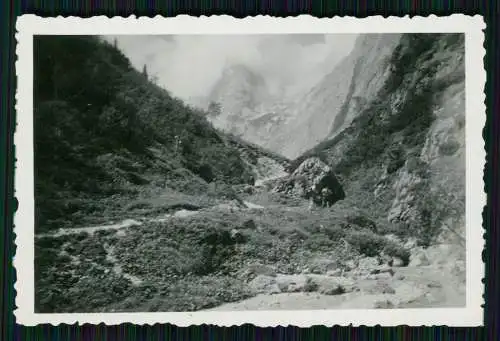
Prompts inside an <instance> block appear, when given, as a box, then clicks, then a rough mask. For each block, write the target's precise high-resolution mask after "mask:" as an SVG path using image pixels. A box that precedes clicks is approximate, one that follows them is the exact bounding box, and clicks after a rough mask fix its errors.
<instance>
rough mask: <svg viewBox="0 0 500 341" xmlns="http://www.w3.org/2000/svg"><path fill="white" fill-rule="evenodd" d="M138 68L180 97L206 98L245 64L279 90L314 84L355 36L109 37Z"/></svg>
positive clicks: (338, 57) (342, 53)
mask: <svg viewBox="0 0 500 341" xmlns="http://www.w3.org/2000/svg"><path fill="white" fill-rule="evenodd" d="M107 38H108V39H110V40H111V39H114V38H116V40H117V43H118V47H119V48H120V49H121V50H122V51H123V52H124V53H125V55H126V56H127V57H128V58H129V59H130V60H131V62H132V64H133V65H134V66H135V67H136V68H137V69H139V70H141V69H142V67H143V65H144V64H146V65H147V68H148V71H149V73H150V74H151V75H155V76H156V77H157V78H158V81H159V84H160V85H162V86H164V87H165V88H167V89H168V90H170V91H171V92H172V93H173V94H175V95H176V96H179V97H181V98H185V99H187V98H190V97H197V96H205V95H207V93H208V92H209V91H210V89H211V87H212V86H213V84H214V83H215V82H216V81H217V80H218V78H219V77H220V75H221V74H222V71H223V69H224V68H225V67H226V66H227V65H228V64H243V65H246V66H247V67H249V68H251V69H253V70H255V71H256V72H258V73H260V74H261V75H263V76H264V77H265V79H266V81H267V82H268V83H269V84H270V85H271V86H272V87H273V88H276V89H280V88H287V87H289V88H293V87H297V86H299V85H300V83H304V84H305V83H307V82H313V80H314V79H316V78H318V77H320V76H321V75H322V74H325V73H326V72H327V70H325V68H330V67H331V68H333V66H334V65H335V64H336V63H338V61H339V60H340V59H341V58H342V57H344V56H345V55H347V54H348V53H349V52H350V50H351V49H352V47H353V44H354V40H355V38H356V36H355V35H347V34H343V35H310V34H294V35H171V36H154V35H150V36H110V37H107ZM325 60H327V63H326V64H325Z"/></svg>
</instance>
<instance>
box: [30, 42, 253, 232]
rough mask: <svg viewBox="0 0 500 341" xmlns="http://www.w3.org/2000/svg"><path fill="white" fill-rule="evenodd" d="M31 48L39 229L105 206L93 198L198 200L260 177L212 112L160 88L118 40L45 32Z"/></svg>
mask: <svg viewBox="0 0 500 341" xmlns="http://www.w3.org/2000/svg"><path fill="white" fill-rule="evenodd" d="M34 51H35V52H34V53H35V70H34V75H35V84H36V89H35V112H34V115H35V168H36V197H37V212H38V226H43V228H45V227H47V226H50V225H51V224H56V225H57V224H60V223H61V221H59V220H58V219H61V218H62V219H63V220H72V219H71V217H72V216H73V218H76V216H78V214H79V213H78V212H80V211H82V210H83V212H85V213H92V212H94V211H99V210H103V209H104V207H102V206H106V205H104V204H103V205H99V204H95V202H94V203H93V204H90V203H89V200H86V198H90V197H92V199H96V198H100V197H101V198H108V197H110V196H111V195H116V194H133V193H135V192H137V191H138V190H142V189H143V187H144V186H145V185H151V186H162V187H164V186H167V187H169V188H172V189H174V190H179V191H182V192H187V193H190V194H197V193H201V192H204V191H206V190H207V183H209V182H212V181H216V180H217V181H221V182H224V183H228V184H238V183H248V182H251V181H253V175H252V169H251V167H249V166H248V162H245V160H243V159H242V158H241V156H240V152H239V150H238V149H237V148H235V147H234V146H232V145H230V144H229V143H228V142H230V141H229V140H230V138H229V137H227V136H222V135H221V134H220V133H219V132H218V131H216V130H215V129H214V128H213V127H212V126H211V125H210V124H209V123H208V122H207V120H206V119H205V116H206V115H205V113H203V112H200V111H197V110H195V109H193V108H190V107H188V106H186V105H185V104H184V103H183V102H182V101H181V100H179V99H177V98H174V97H172V96H171V95H170V94H169V93H168V92H167V91H166V90H164V89H162V88H160V87H158V86H156V85H155V84H154V83H152V82H151V81H150V80H148V76H147V71H146V72H143V73H141V72H138V71H137V70H135V69H133V68H132V66H131V64H130V62H129V61H128V60H127V58H126V57H125V56H124V55H123V54H122V53H121V52H120V51H119V50H118V49H117V48H115V47H114V46H112V45H111V44H108V43H106V42H105V41H101V40H100V39H99V38H97V37H92V36H81V37H74V36H71V37H70V36H50V37H44V36H38V37H36V39H35V46H34ZM80 213H81V212H80ZM96 213H97V212H96Z"/></svg>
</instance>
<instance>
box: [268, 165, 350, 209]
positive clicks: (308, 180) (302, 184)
mask: <svg viewBox="0 0 500 341" xmlns="http://www.w3.org/2000/svg"><path fill="white" fill-rule="evenodd" d="M273 191H275V192H278V193H284V194H288V195H295V196H300V197H302V198H306V199H311V198H312V200H313V201H314V203H315V204H317V205H321V204H328V205H333V204H334V203H335V202H337V201H339V200H342V199H344V198H345V193H344V190H343V189H342V186H341V185H340V183H339V181H338V180H337V178H336V177H335V174H333V171H332V169H331V167H330V166H328V165H327V164H325V163H324V162H323V161H321V160H320V159H319V158H317V157H312V158H309V159H306V160H305V161H304V162H302V163H301V164H300V166H299V167H298V168H297V169H296V170H295V171H294V172H293V173H292V174H291V175H290V176H288V177H286V178H283V179H282V180H280V181H279V182H278V183H277V184H276V186H275V187H274V189H273Z"/></svg>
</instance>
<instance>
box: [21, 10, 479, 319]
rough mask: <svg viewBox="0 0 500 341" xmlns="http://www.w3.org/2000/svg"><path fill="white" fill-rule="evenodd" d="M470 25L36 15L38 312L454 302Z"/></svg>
mask: <svg viewBox="0 0 500 341" xmlns="http://www.w3.org/2000/svg"><path fill="white" fill-rule="evenodd" d="M124 20H125V19H124ZM235 20H236V19H235ZM466 46H467V44H466V33H464V32H453V31H451V32H442V33H441V32H404V31H403V32H382V33H377V32H369V31H366V32H352V33H348V32H340V33H332V32H327V33H300V32H292V33H269V34H263V33H241V34H221V33H217V34H216V33H213V34H212V33H206V34H181V33H171V34H169V33H168V32H166V33H164V34H107V33H106V31H104V32H103V33H100V32H96V34H71V35H66V34H64V33H61V34H33V37H32V45H31V47H30V48H31V51H32V55H31V56H30V58H32V99H31V101H32V112H31V113H27V114H26V115H27V116H30V115H31V118H30V119H31V121H32V123H30V124H32V131H31V134H32V141H33V144H32V154H31V156H30V157H31V160H32V161H30V165H31V167H32V169H31V170H30V171H31V172H32V174H33V176H32V180H29V182H32V186H33V187H32V190H31V196H32V198H33V199H32V200H33V205H34V206H33V217H32V220H31V221H32V222H33V227H29V226H22V227H20V226H19V224H16V228H17V229H20V228H27V229H30V228H32V229H33V235H32V236H33V237H32V239H33V241H32V245H33V247H32V248H33V250H32V251H30V252H31V253H32V255H33V259H32V260H31V261H32V263H33V265H32V268H31V270H30V271H32V273H33V275H32V280H33V283H32V286H33V289H32V290H33V297H32V298H33V306H32V307H31V309H32V310H33V312H34V314H88V313H92V314H100V313H107V314H108V313H165V312H190V313H194V312H203V313H207V314H208V313H214V314H217V313H218V312H251V311H254V312H255V311H266V312H269V311H272V312H275V313H276V314H279V312H280V311H288V312H289V311H295V314H299V315H300V314H301V311H316V310H317V311H321V310H327V311H332V310H344V309H350V310H354V313H355V310H356V309H360V310H363V311H364V310H372V309H373V310H376V311H388V310H391V311H392V310H396V309H397V310H398V311H399V313H397V314H401V313H404V311H405V310H407V309H412V311H414V310H420V309H431V308H462V309H463V308H465V307H466V306H467V304H468V303H467V302H468V295H471V293H470V292H468V290H469V289H468V288H469V286H468V283H467V280H468V277H467V273H468V271H471V270H470V269H469V268H468V267H469V266H470V262H468V261H467V259H468V258H467V257H468V252H467V250H468V248H470V247H471V245H470V243H471V242H470V240H469V239H468V236H469V235H470V234H471V233H473V234H475V235H479V236H480V235H481V234H482V227H481V225H480V224H479V225H477V226H476V225H475V226H469V225H470V223H469V221H471V222H472V221H473V222H474V224H475V223H476V222H479V223H480V222H481V211H480V210H478V211H474V212H472V211H471V210H469V209H467V207H468V206H467V205H468V201H469V200H470V199H469V197H468V196H469V195H470V193H471V192H470V191H469V190H471V191H474V190H478V191H481V190H482V188H483V186H482V179H481V178H478V179H475V180H474V181H475V183H476V184H478V186H476V188H472V187H474V186H472V185H471V184H469V183H468V180H467V179H468V177H467V173H468V172H469V168H468V167H476V168H480V169H479V170H477V171H475V174H480V175H481V176H482V173H481V172H482V168H481V167H480V165H479V164H475V165H474V164H472V163H471V160H472V159H470V158H469V155H470V154H469V153H470V152H471V151H472V152H473V153H475V151H478V150H479V153H482V152H483V144H482V142H483V141H482V137H481V135H480V132H481V131H480V129H482V126H481V127H479V128H480V129H475V128H474V129H475V131H474V134H478V133H479V134H478V135H477V136H474V137H469V136H467V132H468V130H467V129H468V128H467V129H466V127H467V126H468V125H469V122H470V121H469V120H471V121H472V120H475V118H474V117H475V116H477V117H478V120H479V121H480V122H484V117H480V116H484V113H482V112H480V111H479V112H473V113H468V114H467V115H466V112H468V110H469V109H468V108H469V107H468V102H467V101H466V97H467V96H466V90H467V92H468V91H469V88H468V87H467V89H466V80H467V79H468V77H469V73H468V72H469V69H467V68H466V60H467V58H468V53H469V50H468V49H466ZM480 62H481V63H482V61H480ZM481 67H482V64H481V65H478V69H479V70H481ZM466 70H467V71H468V72H466ZM483 71H484V70H483ZM481 92H482V89H476V92H475V93H481ZM18 100H19V98H18ZM479 100H480V98H477V100H476V103H478V102H479V103H480V101H479ZM23 115H24V114H23ZM466 116H467V119H466ZM470 117H472V119H470ZM28 119H29V118H28ZM471 131H472V128H471ZM19 143H20V142H19V140H16V144H18V145H19ZM470 143H477V146H476V147H470V146H469V144H470ZM17 149H18V160H19V147H17ZM481 155H482V154H481ZM483 159H484V158H483ZM480 161H481V162H482V161H484V160H480ZM18 168H19V166H18ZM17 180H18V181H22V182H24V181H26V178H23V179H17ZM479 198H481V197H480V196H479ZM477 204H479V205H480V204H481V203H480V201H478V202H477ZM22 205H23V201H22V200H21V201H20V207H22ZM480 209H482V207H480ZM466 213H467V215H466ZM17 214H19V213H17ZM469 214H473V215H475V217H474V219H472V218H470V219H469ZM469 229H474V230H475V231H474V232H470V231H469ZM16 233H17V234H18V235H19V234H20V233H22V231H20V230H18V231H17V232H16ZM475 238H476V237H475ZM479 239H480V237H479ZM476 240H477V238H476ZM472 247H473V248H476V249H478V250H479V252H480V250H481V249H482V245H481V244H479V245H476V246H472ZM20 252H22V251H20V249H19V248H18V250H17V253H18V254H19V253H20ZM477 267H480V268H482V267H483V264H482V263H480V264H479V263H478V264H477ZM18 271H19V270H18ZM18 273H19V272H18ZM18 280H20V279H19V276H18ZM475 280H476V281H480V278H476V279H475ZM18 291H19V290H18ZM477 308H479V307H477ZM408 324H409V323H408Z"/></svg>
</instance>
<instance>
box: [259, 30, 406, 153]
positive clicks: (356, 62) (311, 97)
mask: <svg viewBox="0 0 500 341" xmlns="http://www.w3.org/2000/svg"><path fill="white" fill-rule="evenodd" d="M398 40H399V35H398V34H366V35H362V36H360V37H359V38H358V39H357V40H356V44H355V46H354V48H353V50H352V52H351V53H350V54H349V55H348V56H347V57H346V58H344V59H343V60H342V61H341V62H340V63H339V64H338V65H337V66H336V67H335V68H334V69H333V70H332V71H331V72H330V73H328V74H327V75H326V76H324V78H323V79H322V80H320V82H319V83H318V84H316V85H315V86H314V87H313V88H312V89H311V90H310V91H309V92H308V93H307V94H305V95H304V96H303V97H301V98H300V100H299V101H297V102H296V105H295V106H291V107H290V108H291V110H293V111H294V112H295V114H294V115H293V117H294V119H293V120H292V121H291V122H290V123H289V124H288V125H287V126H286V127H284V128H283V129H282V130H281V132H280V134H277V135H276V136H275V137H274V138H273V140H272V141H271V142H270V143H269V145H268V147H269V148H271V149H273V150H278V151H280V152H281V153H282V154H283V155H287V156H288V157H292V158H293V157H297V156H299V155H300V154H301V153H302V152H304V151H306V150H307V149H309V148H312V147H313V146H314V145H316V144H317V143H319V142H321V141H322V140H323V139H325V138H326V137H327V136H329V135H330V134H331V133H332V132H334V131H338V130H339V129H341V128H342V127H344V126H345V125H346V124H349V122H350V121H351V120H352V118H353V115H354V114H355V113H356V110H357V108H358V107H359V106H362V105H363V102H364V101H370V100H371V99H372V98H373V97H374V96H375V95H376V91H377V90H378V89H379V88H380V86H381V85H382V84H383V83H384V80H385V78H386V77H387V75H388V68H387V64H386V63H387V59H388V57H389V56H390V53H391V52H392V50H393V49H394V48H395V46H396V44H397V43H398ZM292 136H293V138H291V137H292Z"/></svg>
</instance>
